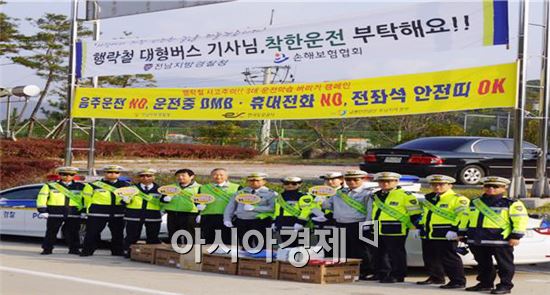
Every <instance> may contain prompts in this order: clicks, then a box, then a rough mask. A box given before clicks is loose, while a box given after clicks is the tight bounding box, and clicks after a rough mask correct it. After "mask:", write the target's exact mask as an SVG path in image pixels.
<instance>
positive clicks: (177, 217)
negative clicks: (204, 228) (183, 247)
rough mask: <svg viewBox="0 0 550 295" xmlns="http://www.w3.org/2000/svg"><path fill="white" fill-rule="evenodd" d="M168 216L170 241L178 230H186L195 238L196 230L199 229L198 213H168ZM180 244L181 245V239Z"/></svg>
mask: <svg viewBox="0 0 550 295" xmlns="http://www.w3.org/2000/svg"><path fill="white" fill-rule="evenodd" d="M167 214H168V218H167V219H168V222H167V227H168V237H170V241H172V236H174V233H175V232H177V231H178V230H185V231H187V232H188V233H190V234H191V236H192V237H194V236H195V228H196V227H197V223H196V222H195V219H196V218H197V213H190V212H174V211H168V212H167ZM179 242H180V243H181V239H180V241H179Z"/></svg>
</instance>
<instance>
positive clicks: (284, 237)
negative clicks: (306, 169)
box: [274, 177, 315, 247]
mask: <svg viewBox="0 0 550 295" xmlns="http://www.w3.org/2000/svg"><path fill="white" fill-rule="evenodd" d="M281 181H282V182H283V183H285V182H289V183H297V184H301V183H302V179H301V178H300V177H285V178H283V179H281ZM314 205H315V204H314V198H313V196H312V195H310V194H306V193H303V192H300V191H299V187H298V186H296V189H294V190H285V191H283V192H282V193H281V194H280V195H278V196H277V198H276V201H275V215H274V217H275V220H274V228H275V229H276V230H278V231H279V237H280V243H279V244H282V243H285V242H287V241H288V240H289V239H290V238H291V235H290V234H284V233H283V232H281V230H294V231H300V230H302V229H303V228H304V227H305V226H306V225H307V223H308V221H309V215H310V214H311V209H312V207H313V206H314ZM297 246H299V239H298V238H296V239H295V240H294V241H292V242H291V243H290V244H289V245H288V246H286V247H297Z"/></svg>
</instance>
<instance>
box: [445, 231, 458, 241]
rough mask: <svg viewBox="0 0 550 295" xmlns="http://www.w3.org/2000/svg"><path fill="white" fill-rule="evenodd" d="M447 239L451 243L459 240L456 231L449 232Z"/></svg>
mask: <svg viewBox="0 0 550 295" xmlns="http://www.w3.org/2000/svg"><path fill="white" fill-rule="evenodd" d="M445 238H446V239H447V240H449V241H454V240H456V239H457V238H458V234H457V233H456V232H454V231H448V232H447V234H446V235H445Z"/></svg>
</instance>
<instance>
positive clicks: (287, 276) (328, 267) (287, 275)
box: [279, 259, 361, 284]
mask: <svg viewBox="0 0 550 295" xmlns="http://www.w3.org/2000/svg"><path fill="white" fill-rule="evenodd" d="M330 261H331V260H330V259H327V263H328V264H311V263H310V264H308V265H306V266H304V267H302V268H298V267H295V266H293V265H291V264H290V263H288V262H279V280H288V281H296V282H305V283H315V284H336V283H351V282H354V281H357V280H358V279H359V265H360V264H361V260H360V259H348V261H347V262H346V263H338V264H330Z"/></svg>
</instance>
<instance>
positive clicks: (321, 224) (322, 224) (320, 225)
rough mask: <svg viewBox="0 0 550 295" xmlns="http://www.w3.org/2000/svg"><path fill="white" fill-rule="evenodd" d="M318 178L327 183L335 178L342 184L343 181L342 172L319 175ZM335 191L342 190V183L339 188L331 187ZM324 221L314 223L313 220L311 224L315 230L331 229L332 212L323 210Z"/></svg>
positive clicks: (332, 222)
mask: <svg viewBox="0 0 550 295" xmlns="http://www.w3.org/2000/svg"><path fill="white" fill-rule="evenodd" d="M319 178H321V179H323V180H325V181H327V180H329V179H335V178H341V179H342V182H343V181H344V174H343V173H342V172H328V173H326V174H324V175H321V176H320V177H319ZM333 188H334V189H335V190H339V189H342V188H344V183H343V184H342V185H341V186H339V187H333ZM319 206H322V202H320V203H319ZM323 213H324V214H325V216H324V217H325V218H326V221H322V222H321V221H316V220H315V219H314V220H313V224H314V225H315V227H317V228H325V227H331V226H334V217H333V216H332V211H330V210H328V209H325V210H324V212H323Z"/></svg>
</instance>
